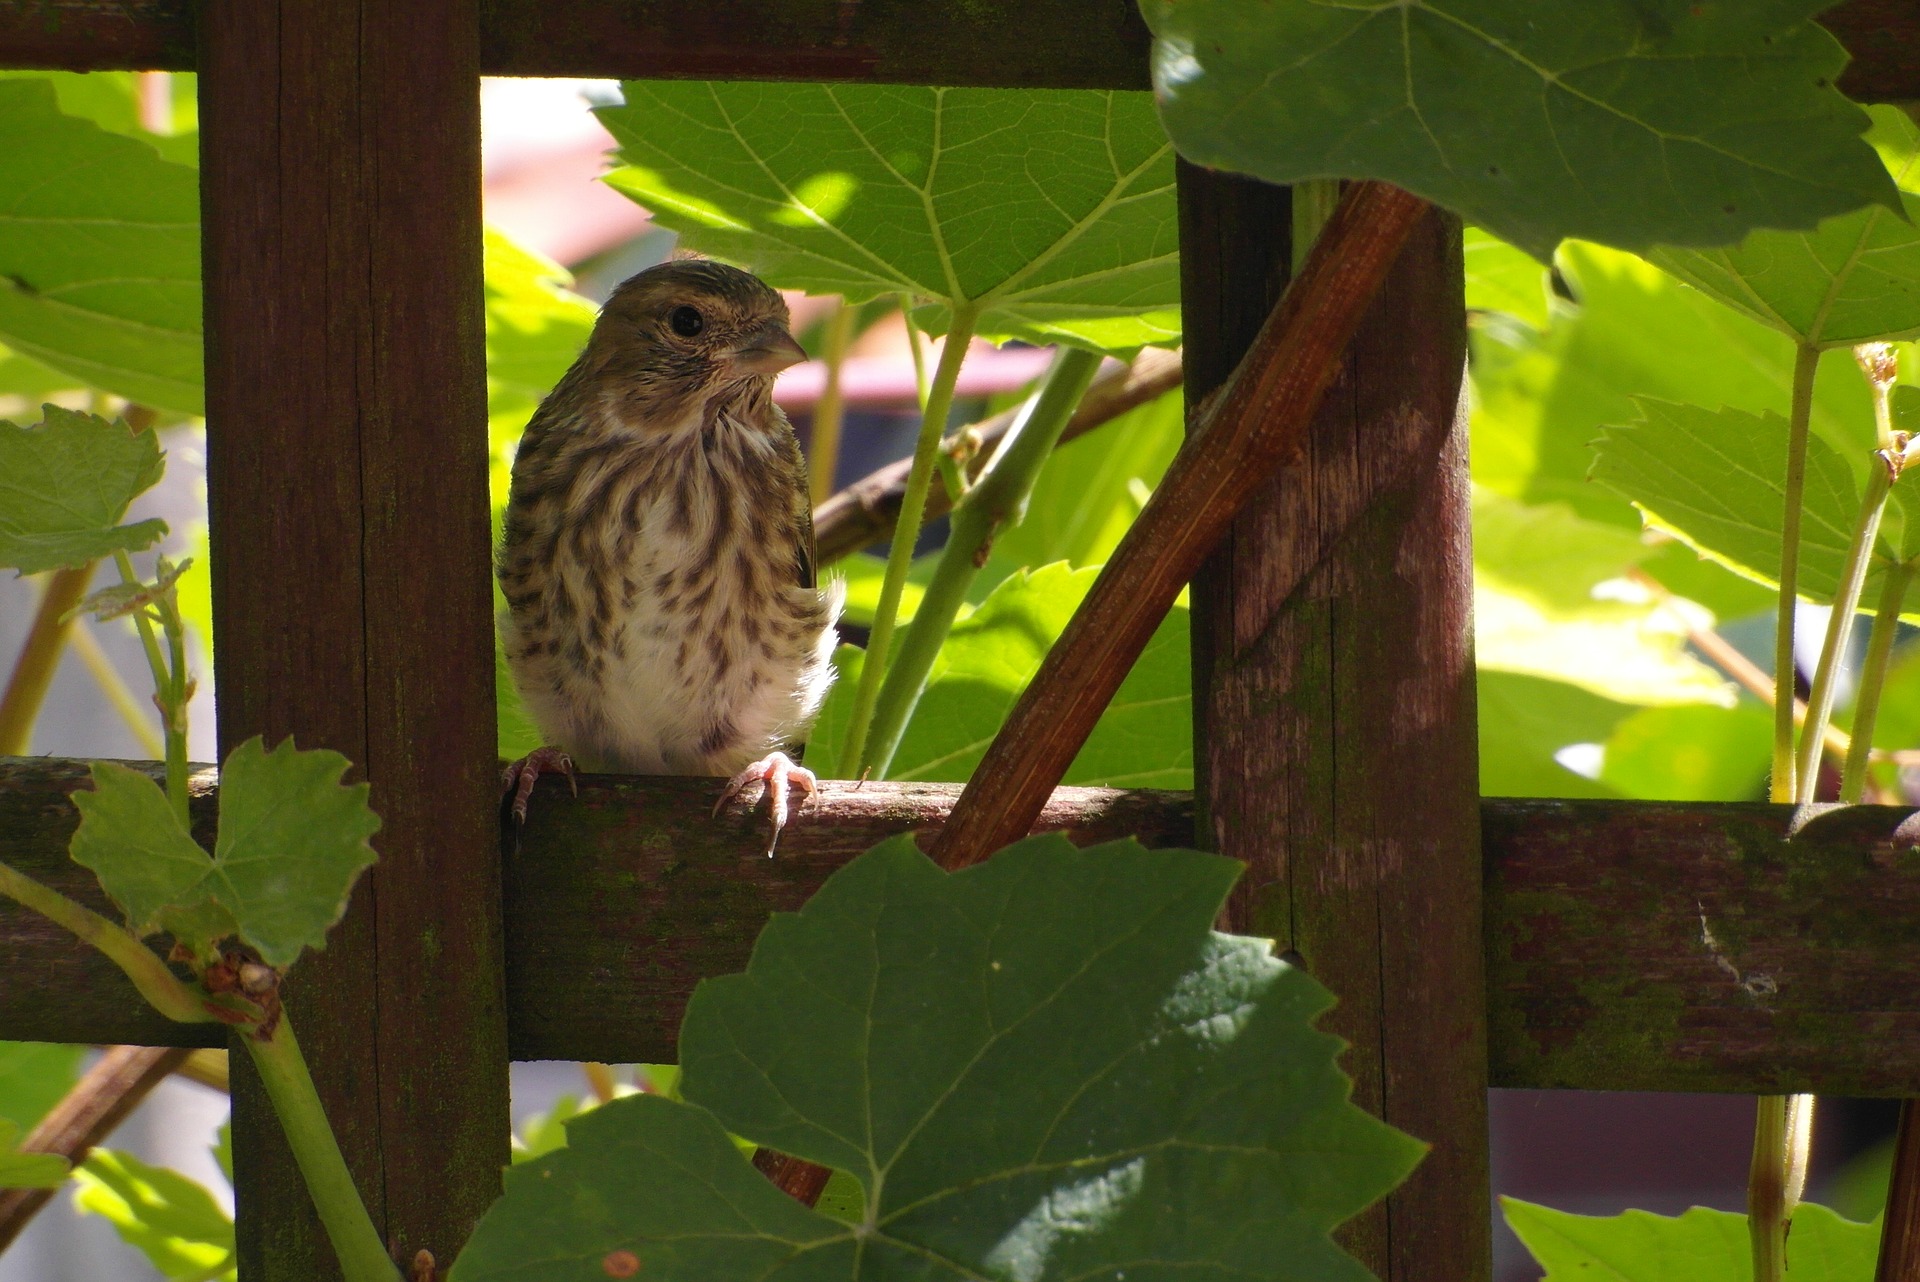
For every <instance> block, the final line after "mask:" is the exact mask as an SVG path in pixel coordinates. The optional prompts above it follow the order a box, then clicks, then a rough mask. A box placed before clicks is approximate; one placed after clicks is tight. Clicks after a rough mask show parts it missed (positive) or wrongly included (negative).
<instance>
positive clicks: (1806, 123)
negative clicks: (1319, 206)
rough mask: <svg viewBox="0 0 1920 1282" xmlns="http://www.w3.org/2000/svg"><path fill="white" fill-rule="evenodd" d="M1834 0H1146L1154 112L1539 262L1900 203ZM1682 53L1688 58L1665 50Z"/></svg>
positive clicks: (1214, 145)
mask: <svg viewBox="0 0 1920 1282" xmlns="http://www.w3.org/2000/svg"><path fill="white" fill-rule="evenodd" d="M1830 3H1831V0H1768V2H1767V3H1764V4H1762V3H1752V4H1741V5H1736V4H1698V3H1695V2H1694V0H1587V2H1586V3H1582V4H1573V5H1561V6H1556V7H1555V8H1554V9H1553V11H1552V17H1551V20H1542V16H1541V13H1540V11H1539V10H1538V9H1537V8H1536V7H1535V6H1532V5H1514V4H1510V3H1505V2H1504V0H1408V2H1405V3H1394V2H1390V0H1371V2H1363V3H1350V4H1324V3H1290V4H1280V5H1274V4H1266V3H1254V2H1252V0H1142V3H1141V6H1140V8H1141V12H1142V13H1143V14H1145V16H1146V19H1147V25H1148V26H1149V27H1151V28H1152V29H1153V33H1154V37H1155V39H1154V47H1153V83H1154V88H1155V91H1156V92H1157V94H1158V96H1159V99H1160V108H1161V114H1162V116H1163V117H1164V118H1165V120H1166V122H1167V129H1168V132H1170V133H1171V134H1172V135H1173V137H1174V140H1175V141H1176V142H1177V143H1179V144H1180V149H1181V153H1182V154H1183V155H1185V156H1186V157H1187V158H1189V159H1190V160H1193V161H1195V162H1196V163H1198V164H1202V165H1207V166H1209V167H1214V168H1222V169H1232V170H1238V171H1240V172H1243V173H1251V174H1254V175H1257V176H1258V177H1260V178H1263V179H1265V180H1266V181H1268V182H1273V183H1293V182H1299V181H1301V180H1303V179H1314V178H1378V179H1383V180H1385V181H1387V182H1390V183H1394V184H1396V185H1397V186H1400V187H1404V188H1406V189H1407V190H1408V191H1411V192H1414V193H1415V194H1417V195H1421V196H1425V197H1427V198H1428V199H1430V200H1433V201H1436V202H1438V203H1439V204H1442V205H1445V206H1446V207H1448V208H1450V209H1453V210H1455V211H1456V212H1458V213H1460V214H1461V215H1463V216H1464V217H1465V218H1466V219H1467V220H1468V221H1470V222H1473V223H1476V224H1478V225H1480V226H1482V227H1485V228H1486V229H1487V230H1488V231H1491V232H1492V233H1494V234H1495V235H1497V236H1500V237H1502V238H1503V239H1505V240H1508V241H1511V242H1512V243H1514V244H1516V245H1519V246H1520V247H1521V248H1523V249H1525V250H1526V251H1527V252H1529V253H1531V254H1533V255H1534V256H1535V257H1536V258H1539V259H1542V260H1545V259H1546V258H1547V257H1548V256H1549V255H1550V254H1551V252H1552V250H1553V247H1554V246H1555V245H1556V244H1558V243H1559V242H1560V241H1561V240H1562V239H1563V238H1566V237H1569V236H1580V237H1585V238H1587V239H1589V240H1597V241H1602V242H1604V243H1607V244H1611V245H1618V246H1621V247H1623V248H1627V249H1641V248H1645V247H1647V246H1650V245H1654V244H1672V245H1724V244H1730V243H1732V242H1733V241H1736V240H1739V239H1740V238H1741V237H1742V236H1743V235H1745V234H1746V233H1747V231H1749V230H1750V229H1752V228H1755V227H1811V226H1812V225H1813V224H1814V223H1815V222H1817V221H1818V220H1819V219H1821V218H1825V217H1828V216H1830V215H1833V214H1840V213H1845V212H1846V211H1848V210H1851V209H1858V208H1859V207H1861V206H1862V205H1865V204H1868V203H1869V202H1877V203H1880V204H1884V205H1887V206H1889V207H1892V208H1897V207H1898V206H1897V201H1896V198H1895V193H1894V191H1893V186H1892V184H1891V183H1890V182H1888V181H1887V176H1886V173H1885V172H1884V170H1882V168H1881V167H1880V165H1879V164H1878V163H1877V161H1876V160H1875V158H1874V154H1873V152H1872V150H1871V149H1870V148H1868V147H1867V146H1865V145H1863V144H1862V143H1861V142H1860V141H1859V137H1858V135H1859V134H1860V133H1861V131H1862V130H1863V129H1865V128H1866V117H1865V116H1864V114H1863V113H1862V112H1861V110H1860V108H1858V107H1856V106H1854V105H1853V104H1852V103H1850V102H1848V101H1847V100H1846V99H1845V98H1844V97H1842V96H1841V95H1840V93H1839V91H1838V90H1836V89H1835V88H1833V79H1834V77H1836V76H1837V75H1839V73H1840V69H1841V68H1842V67H1843V66H1844V65H1845V64H1846V52H1845V51H1844V50H1843V49H1842V48H1841V47H1840V43H1839V42H1838V41H1837V40H1835V39H1834V38H1833V37H1832V36H1831V35H1829V34H1827V32H1826V31H1824V30H1823V29H1821V28H1820V27H1818V26H1816V25H1815V24H1814V23H1813V22H1812V21H1811V19H1812V17H1813V15H1814V14H1816V13H1818V12H1819V11H1820V10H1822V9H1824V8H1826V7H1827V6H1828V5H1829V4H1830ZM1676 64H1679V65H1681V66H1684V71H1678V70H1676Z"/></svg>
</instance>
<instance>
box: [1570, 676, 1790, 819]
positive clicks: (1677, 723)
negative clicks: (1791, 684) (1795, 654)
mask: <svg viewBox="0 0 1920 1282" xmlns="http://www.w3.org/2000/svg"><path fill="white" fill-rule="evenodd" d="M1772 733H1773V713H1772V712H1771V710H1769V709H1768V708H1767V707H1765V706H1764V705H1763V704H1761V703H1760V702H1759V700H1757V699H1753V698H1742V699H1741V700H1740V701H1739V702H1738V703H1736V704H1734V706H1732V707H1731V708H1723V707H1713V706H1710V705H1706V704H1692V705H1684V706H1678V707H1666V708H1642V709H1640V710H1639V711H1638V712H1635V713H1634V714H1633V715H1632V716H1630V717H1628V718H1626V719H1625V720H1623V721H1621V722H1620V723H1619V724H1618V725H1617V726H1615V727H1614V728H1613V733H1612V734H1610V735H1608V736H1607V738H1606V742H1605V745H1604V749H1605V750H1604V752H1603V754H1602V764H1601V767H1600V782H1601V783H1603V784H1605V785H1606V786H1607V787H1609V788H1612V789H1614V790H1615V791H1617V792H1618V793H1619V794H1620V795H1621V796H1623V797H1632V798H1634V799H1636V800H1639V801H1760V800H1762V799H1764V798H1765V796H1766V780H1767V770H1768V767H1769V765H1770V762H1769V759H1768V754H1769V751H1770V745H1771V743H1772Z"/></svg>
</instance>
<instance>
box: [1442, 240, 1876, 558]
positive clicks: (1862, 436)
mask: <svg viewBox="0 0 1920 1282" xmlns="http://www.w3.org/2000/svg"><path fill="white" fill-rule="evenodd" d="M1555 262H1556V264H1557V265H1558V267H1559V268H1560V271H1561V274H1562V275H1563V277H1564V278H1565V279H1566V281H1567V283H1568V285H1569V287H1570V288H1571V290H1572V292H1573V295H1574V297H1575V298H1576V299H1577V300H1578V301H1577V304H1576V305H1573V306H1569V307H1565V308H1560V309H1557V310H1556V312H1555V314H1554V317H1553V321H1552V324H1551V326H1550V328H1549V329H1548V331H1547V332H1546V333H1544V334H1541V333H1535V332H1532V331H1527V330H1523V329H1520V328H1519V327H1517V326H1516V327H1511V328H1510V330H1509V331H1507V332H1505V333H1502V334H1495V333H1492V332H1489V331H1487V330H1484V329H1483V330H1481V331H1479V332H1477V333H1476V334H1475V335H1474V351H1473V369H1472V373H1473V383H1474V408H1473V475H1474V480H1475V481H1477V482H1479V483H1480V484H1482V485H1487V486H1490V487H1491V488H1494V489H1497V490H1499V491H1500V492H1501V493H1503V494H1508V495H1511V496H1512V497H1514V498H1521V499H1526V500H1527V501H1529V502H1536V503H1537V502H1542V501H1546V500H1553V501H1557V502H1563V503H1569V504H1571V505H1572V506H1573V508H1574V510H1575V511H1577V512H1578V513H1579V514H1580V515H1581V516H1584V517H1587V518H1589V519H1593V520H1602V521H1611V522H1613V523H1615V524H1621V525H1626V526H1629V527H1631V528H1636V529H1637V528H1638V527H1639V525H1640V518H1639V516H1638V515H1637V514H1636V513H1635V512H1634V510H1633V508H1632V506H1631V505H1630V504H1628V503H1627V502H1626V501H1625V500H1623V499H1621V498H1620V497H1618V496H1617V495H1615V494H1613V493H1612V492H1610V491H1609V490H1607V489H1604V488H1602V487H1601V486H1597V485H1594V484H1592V483H1591V482H1590V481H1589V480H1588V476H1587V471H1588V467H1589V465H1590V464H1591V463H1592V461H1593V455H1592V451H1591V449H1590V446H1591V444H1592V441H1593V438H1594V437H1595V436H1596V435H1598V434H1599V432H1600V429H1601V428H1602V427H1605V426H1607V425H1609V424H1613V423H1621V422H1625V421H1626V420H1628V419H1631V418H1634V417H1636V414H1635V409H1634V398H1635V397H1640V396H1647V397H1656V398H1659V399H1661V400H1667V401H1680V402H1685V403H1688V404H1693V405H1724V406H1726V407H1727V408H1729V409H1735V410H1742V411H1745V412H1746V413H1748V414H1756V415H1757V414H1764V413H1774V414H1778V413H1784V412H1785V410H1786V406H1787V403H1788V400H1789V396H1790V389H1791V386H1792V382H1793V365H1794V346H1793V340H1792V339H1790V338H1788V337H1787V336H1786V335H1784V334H1782V333H1780V332H1778V331H1777V330H1773V329H1769V328H1768V327H1766V326H1765V325H1762V324H1760V323H1759V322H1758V321H1756V320H1753V319H1752V318H1750V317H1748V316H1745V315H1743V314H1741V313H1739V312H1735V311H1732V310H1731V309H1729V308H1726V307H1722V306H1721V305H1720V304H1718V303H1716V302H1714V301H1713V300H1712V299H1711V298H1708V297H1707V296H1706V295H1705V294H1702V293H1701V292H1700V291H1699V290H1697V289H1693V288H1691V287H1689V286H1687V285H1683V284H1682V283H1680V282H1679V281H1678V280H1676V279H1674V278H1673V277H1672V276H1670V275H1668V274H1667V273H1666V272H1663V271H1661V270H1660V269H1659V268H1657V267H1655V266H1653V264H1651V263H1649V262H1647V261H1646V260H1645V259H1642V258H1639V257H1636V256H1635V255H1633V254H1625V253H1621V252H1619V251H1618V250H1612V249H1608V248H1606V247H1605V246H1601V245H1593V244H1588V243H1586V242H1583V241H1568V242H1567V243H1566V244H1564V245H1562V246H1561V247H1560V252H1559V254H1558V255H1556V257H1555ZM1811 429H1812V432H1813V435H1815V436H1816V437H1818V438H1820V439H1822V440H1824V441H1826V442H1827V444H1828V445H1830V446H1832V447H1833V448H1834V449H1836V450H1839V451H1840V452H1841V453H1842V455H1843V456H1845V457H1848V458H1856V459H1858V460H1860V462H1861V464H1862V465H1863V467H1864V463H1865V460H1866V456H1867V451H1868V450H1870V449H1871V448H1872V445H1873V406H1872V402H1871V400H1870V398H1869V397H1868V394H1867V384H1866V380H1865V379H1863V378H1861V377H1860V371H1859V370H1858V369H1857V368H1855V366H1854V364H1853V362H1852V361H1850V360H1847V359H1845V358H1843V357H1840V356H1838V355H1833V356H1829V357H1828V358H1827V359H1825V360H1823V361H1822V362H1821V363H1820V366H1819V369H1818V372H1817V373H1816V375H1815V377H1814V397H1813V406H1812V423H1811ZM1716 568H1717V567H1716ZM1722 577H1724V578H1727V579H1729V580H1731V579H1732V576H1731V575H1725V574H1724V573H1723V574H1722Z"/></svg>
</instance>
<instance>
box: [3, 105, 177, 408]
mask: <svg viewBox="0 0 1920 1282" xmlns="http://www.w3.org/2000/svg"><path fill="white" fill-rule="evenodd" d="M0 341H4V342H5V343H6V344H7V345H8V346H10V347H12V348H14V349H15V350H16V351H18V352H21V353H23V354H24V355H27V356H30V357H32V358H33V359H35V360H37V361H40V362H42V363H44V364H46V365H48V366H50V367H52V368H54V369H56V370H60V371H61V372H63V373H66V374H70V375H73V376H74V377H76V378H78V379H80V380H81V381H82V382H84V383H86V384H88V385H90V386H93V387H98V388H101V389H102V390H104V391H108V392H113V393H115V394H117V395H120V396H125V397H128V398H129V399H131V400H135V401H138V402H140V403H141V404H144V405H151V406H154V407H156V408H159V409H168V410H176V411H178V412H180V413H183V414H198V413H201V412H202V411H201V402H202V395H201V370H200V364H201V336H200V179H199V175H198V174H197V173H195V172H194V171H193V170H192V169H191V168H189V167H187V166H186V165H180V164H175V163H173V162H171V161H167V160H162V159H161V158H160V157H159V156H158V155H157V154H156V153H155V152H154V150H153V148H152V147H150V146H148V145H147V144H146V143H144V142H137V141H135V140H134V139H132V138H129V137H126V136H123V135H121V134H117V133H110V132H108V131H107V130H105V129H102V128H101V127H100V126H98V125H96V124H94V123H93V122H92V121H90V120H82V119H77V118H75V117H73V116H69V115H65V114H63V113H62V112H61V111H60V109H59V107H58V106H57V105H56V101H55V95H54V90H53V86H52V85H51V84H49V83H48V82H47V81H46V80H44V79H26V80H6V79H0Z"/></svg>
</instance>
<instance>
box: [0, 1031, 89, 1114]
mask: <svg viewBox="0 0 1920 1282" xmlns="http://www.w3.org/2000/svg"><path fill="white" fill-rule="evenodd" d="M81 1053H82V1049H81V1048H80V1047H78V1046H64V1045H60V1044H57V1043H54V1042H0V1119H5V1120H6V1121H9V1122H12V1123H13V1124H14V1125H15V1126H17V1127H19V1128H20V1129H21V1130H23V1131H25V1130H31V1129H32V1128H33V1127H34V1126H35V1125H37V1124H38V1123H39V1121H40V1119H41V1118H43V1117H45V1116H46V1115H47V1110H48V1109H50V1108H52V1107H53V1106H54V1105H55V1104H58V1103H59V1102H60V1098H61V1097H62V1096H63V1095H65V1094H66V1093H67V1090H68V1088H69V1087H71V1086H72V1085H73V1084H74V1083H75V1082H76V1081H78V1080H79V1078H80V1056H81Z"/></svg>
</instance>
